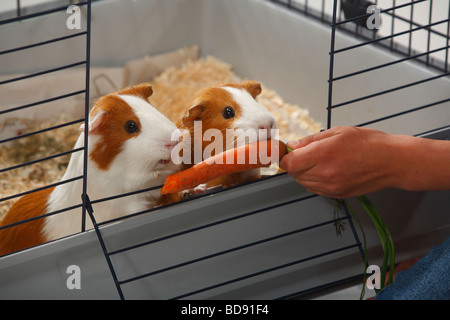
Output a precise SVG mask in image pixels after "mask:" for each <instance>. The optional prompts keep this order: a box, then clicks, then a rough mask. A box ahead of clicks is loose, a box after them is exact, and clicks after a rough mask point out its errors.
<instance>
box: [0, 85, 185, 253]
mask: <svg viewBox="0 0 450 320" xmlns="http://www.w3.org/2000/svg"><path fill="white" fill-rule="evenodd" d="M152 93H153V91H152V88H151V86H149V85H145V84H142V85H139V86H133V87H129V88H125V89H122V90H120V91H118V92H115V93H112V94H109V95H107V96H104V97H102V98H100V99H99V100H98V101H97V102H96V104H95V105H94V106H93V108H92V111H91V112H90V117H89V118H90V120H89V144H88V152H89V159H88V166H87V172H88V179H87V193H88V195H89V197H90V199H91V201H92V200H95V199H102V198H105V197H110V196H114V195H119V194H123V193H127V192H132V191H138V190H142V189H144V188H149V187H152V186H158V185H162V184H163V183H164V180H165V178H166V176H167V175H168V174H172V173H174V172H175V171H178V170H179V169H180V168H179V166H176V165H175V164H173V163H172V161H170V156H171V151H172V149H173V147H174V145H175V144H176V142H173V141H171V137H172V134H173V132H174V131H175V130H177V128H176V126H175V125H174V124H173V123H172V122H171V121H169V120H168V119H167V118H166V117H165V116H164V115H163V114H161V113H160V112H159V111H157V110H156V109H155V108H154V107H153V106H152V105H150V104H149V103H148V100H147V99H148V97H149V96H150V95H151V94H152ZM80 129H81V131H82V132H81V134H80V136H79V138H78V141H77V142H76V145H75V147H74V148H80V147H83V145H84V135H85V132H84V131H85V130H84V125H82V126H81V128H80ZM82 174H83V152H76V153H73V154H72V156H71V159H70V162H69V164H68V167H67V170H66V172H65V174H64V176H63V177H62V179H61V181H64V180H67V179H70V178H74V177H78V176H81V175H82ZM81 194H82V180H76V181H75V182H71V183H66V184H62V185H58V186H56V187H54V188H50V189H45V190H42V191H38V192H35V193H32V194H29V195H26V196H24V197H22V198H20V199H19V200H18V201H17V202H16V203H15V204H14V205H13V207H12V208H11V209H10V210H9V212H8V213H7V215H6V216H5V218H4V219H3V221H2V222H1V224H0V226H6V225H9V224H11V223H15V222H19V221H23V220H25V219H30V218H34V217H38V216H40V215H43V214H46V213H51V212H55V211H58V210H61V209H64V208H68V207H71V206H76V205H77V204H80V202H81ZM164 201H168V200H167V199H162V198H161V193H160V190H159V189H157V190H154V191H151V192H145V193H139V194H136V195H132V196H127V197H123V198H119V199H116V200H111V201H104V202H99V203H96V204H93V209H94V216H95V219H96V221H97V222H102V221H107V220H110V219H113V218H117V217H121V216H125V215H128V214H131V213H135V212H140V211H143V210H146V209H149V208H151V207H154V206H157V205H160V204H162V203H163V202H164ZM86 228H87V229H89V228H92V223H91V221H90V219H89V217H88V218H87V219H86ZM80 231H81V209H80V208H77V209H72V210H69V211H66V212H63V213H59V214H56V215H51V216H48V217H45V218H41V219H37V220H34V221H32V222H28V223H23V224H20V225H17V226H15V227H11V228H7V229H3V230H0V255H4V254H7V253H11V252H14V251H18V250H21V249H25V248H28V247H32V246H35V245H39V244H41V243H44V242H47V241H50V240H54V239H58V238H61V237H65V236H68V235H71V234H75V233H77V232H80Z"/></svg>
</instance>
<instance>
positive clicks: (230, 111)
mask: <svg viewBox="0 0 450 320" xmlns="http://www.w3.org/2000/svg"><path fill="white" fill-rule="evenodd" d="M222 115H223V117H224V118H225V119H231V118H233V117H234V109H233V108H232V107H226V108H225V109H223V111H222Z"/></svg>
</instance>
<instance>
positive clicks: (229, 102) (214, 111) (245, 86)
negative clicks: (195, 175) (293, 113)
mask: <svg viewBox="0 0 450 320" xmlns="http://www.w3.org/2000/svg"><path fill="white" fill-rule="evenodd" d="M260 93H261V84H260V83H259V82H257V81H244V82H240V83H229V84H223V85H220V86H215V87H208V88H205V89H203V90H201V91H200V92H199V93H198V94H197V95H196V96H195V98H194V99H193V102H192V103H191V105H190V106H189V107H188V109H187V110H186V112H185V113H184V115H183V116H182V118H181V123H180V124H179V128H180V130H182V131H184V132H185V134H184V135H183V139H184V140H185V141H186V140H187V141H189V142H190V144H191V147H190V149H191V159H190V163H191V164H195V163H197V162H200V161H202V160H205V158H207V157H208V155H209V156H214V155H215V154H217V153H219V152H222V151H224V150H228V149H231V148H235V147H238V146H241V145H244V144H247V143H251V142H254V141H257V140H266V139H270V138H271V136H272V134H273V132H274V130H275V129H276V127H277V126H276V122H275V118H274V117H273V115H272V114H271V113H270V112H269V111H268V110H267V109H266V108H265V107H264V106H263V105H261V104H260V103H259V102H257V101H256V97H257V96H258V95H259V94H260ZM199 132H200V134H199ZM208 132H209V133H211V132H213V134H212V135H210V134H208ZM275 132H276V131H275ZM186 133H187V134H186ZM214 133H217V134H216V135H215V134H214ZM186 136H187V137H188V138H186ZM212 136H214V137H212ZM217 140H221V141H217ZM218 142H220V143H218ZM211 144H214V145H215V146H218V148H212V147H211ZM199 146H200V148H201V151H200V152H197V149H198V148H199ZM199 153H200V154H201V156H200V157H197V156H196V155H197V154H199ZM259 177H260V169H253V170H249V171H246V172H242V173H235V174H230V175H226V176H224V177H220V178H217V179H215V180H213V181H210V182H208V184H207V186H208V187H209V186H215V185H219V184H220V185H222V186H223V187H224V188H227V187H230V186H233V185H237V184H241V183H244V182H248V181H252V180H255V179H258V178H259Z"/></svg>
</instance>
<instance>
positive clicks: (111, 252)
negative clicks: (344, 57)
mask: <svg viewBox="0 0 450 320" xmlns="http://www.w3.org/2000/svg"><path fill="white" fill-rule="evenodd" d="M268 1H271V2H276V3H278V4H281V5H284V6H287V7H288V8H289V9H291V10H293V11H295V12H299V13H302V14H307V15H309V16H311V17H314V18H316V19H319V20H320V21H321V22H324V23H327V24H329V23H330V21H331V28H332V39H331V52H330V79H329V85H330V91H329V101H330V105H329V106H328V112H329V113H328V126H330V125H331V116H332V114H331V110H333V109H334V108H337V107H340V105H337V106H336V105H333V104H332V103H331V101H332V86H333V83H334V82H335V81H338V80H339V78H338V77H333V57H334V55H336V54H339V53H340V51H339V50H335V48H334V35H335V31H336V29H338V28H339V29H342V28H344V26H345V25H350V27H349V28H346V29H343V30H345V32H350V31H348V30H347V29H352V28H353V29H355V32H356V35H358V36H360V34H361V30H360V29H361V28H359V27H356V28H354V26H352V23H353V21H355V20H357V19H358V17H353V18H349V19H346V20H341V19H340V18H338V17H340V16H341V14H340V11H341V10H340V9H339V3H338V1H336V0H335V1H334V10H333V13H334V14H332V16H331V20H329V19H330V16H329V14H328V13H327V10H326V9H325V4H326V2H327V1H325V0H323V1H322V2H321V4H322V7H321V9H319V10H316V9H313V8H310V7H309V4H310V3H309V2H308V1H304V2H303V3H301V1H281V0H280V1H279V0H268ZM394 2H395V1H394ZM417 2H423V1H422V0H418V1H412V2H410V3H409V5H410V6H413V5H414V4H415V3H417ZM77 5H80V6H85V7H86V12H87V20H86V21H87V28H86V31H83V32H79V33H76V34H73V35H70V36H65V37H58V38H55V39H50V40H47V41H43V42H39V43H33V44H29V45H26V46H21V47H17V48H12V49H8V50H6V51H3V52H0V55H3V54H14V53H15V52H18V51H21V50H27V49H29V48H33V47H36V46H45V45H48V44H50V43H53V42H59V41H65V40H67V39H69V38H72V37H85V38H86V56H85V58H84V59H83V60H81V61H79V62H76V63H70V64H67V65H64V66H58V67H56V68H50V69H48V70H44V71H41V72H37V73H33V74H29V75H26V76H23V77H20V78H15V79H11V80H7V81H3V82H1V83H0V85H3V84H6V83H10V82H16V81H17V82H18V81H21V80H23V79H27V78H31V77H39V76H40V75H42V74H48V73H52V72H55V71H57V70H61V69H65V68H72V67H76V66H82V65H84V66H85V69H86V83H85V89H84V90H79V91H75V92H70V93H67V94H64V95H61V96H57V97H54V98H51V99H48V100H45V101H36V102H33V103H30V104H27V105H24V106H19V107H14V108H11V109H7V110H4V111H1V112H0V114H2V115H3V114H6V113H9V112H13V111H17V110H22V109H27V108H32V107H34V106H36V105H40V104H44V103H47V102H50V101H54V100H64V99H65V98H67V97H70V96H73V95H81V94H84V95H85V117H84V118H83V119H79V120H75V121H71V122H68V123H64V124H61V125H58V126H55V127H50V128H46V129H43V130H39V131H36V132H30V133H26V134H23V135H20V136H17V137H11V138H8V139H5V140H2V141H0V143H6V142H10V141H13V140H16V139H21V138H25V137H27V136H31V135H35V134H39V133H42V132H45V131H51V130H55V129H57V128H59V127H63V126H67V125H71V124H75V123H83V122H84V123H85V125H86V127H87V126H88V114H89V69H90V33H91V26H90V20H91V1H84V2H80V3H77ZM431 5H432V1H431V3H430V6H431ZM402 6H403V5H402ZM66 9H67V7H66V6H64V7H59V8H56V9H51V10H46V11H43V12H38V13H33V14H30V15H23V16H20V17H16V18H10V19H6V20H3V21H0V26H1V25H2V24H7V23H14V22H17V21H25V20H27V19H33V18H35V17H39V16H44V15H47V14H53V13H55V12H59V11H65V10H66ZM396 9H399V7H396V6H395V5H394V6H393V7H391V8H390V9H385V10H383V11H385V12H386V13H387V12H389V11H393V10H396ZM18 12H20V10H18ZM430 12H431V10H430ZM430 15H431V14H430ZM392 17H393V18H392V19H396V18H397V17H396V16H395V15H392ZM359 18H361V17H359ZM445 21H446V22H447V33H446V34H445V33H444V34H442V33H438V36H442V37H445V38H446V39H447V46H445V48H443V49H441V50H445V52H446V53H447V52H448V29H449V27H448V23H449V20H448V19H447V20H445ZM416 25H417V24H416V23H413V22H411V26H416ZM432 25H434V23H430V24H429V25H425V26H419V27H420V28H421V29H426V30H427V31H428V33H429V34H432V33H433V32H434V31H433V30H432V28H431V27H432ZM411 30H412V29H411ZM394 37H395V35H392V36H391V37H389V38H388V40H390V39H392V38H394ZM383 40H386V39H383ZM380 41H381V40H378V39H376V38H375V36H374V34H373V33H371V36H370V40H368V41H366V42H365V43H364V45H370V44H378V43H380ZM395 48H396V47H395V46H394V45H392V46H391V47H390V49H391V50H394V49H395ZM351 49H352V48H347V49H340V50H341V52H344V51H345V50H351ZM408 52H409V53H412V52H413V50H412V49H411V48H409V49H408ZM430 53H431V52H428V53H425V54H419V55H417V54H415V55H411V56H407V57H405V58H402V59H401V61H400V60H399V61H398V63H400V62H402V61H404V60H403V59H405V60H406V59H407V60H409V59H417V58H420V57H425V56H427V55H429V54H430ZM425 58H426V57H425ZM432 62H433V61H432V59H428V58H427V59H426V60H425V63H428V64H430V63H432ZM385 67H387V65H383V66H379V67H378V68H385ZM446 71H447V60H445V67H444V75H443V76H445V75H447V73H446ZM359 72H361V73H363V72H368V70H361V71H359ZM351 76H353V74H349V75H346V77H351ZM393 90H397V88H395V89H393ZM379 94H386V93H385V92H382V93H379ZM436 103H442V102H435V103H434V104H436ZM425 107H431V104H430V106H423V107H422V108H425ZM413 111H414V110H411V111H409V112H413ZM395 116H396V115H393V117H395ZM383 120H384V119H375V120H373V121H383ZM85 139H86V140H85V144H84V145H85V147H83V148H80V149H76V150H71V151H67V152H63V153H60V154H56V155H52V156H49V157H45V158H42V159H38V160H34V161H32V162H27V163H23V164H20V165H17V166H14V167H9V168H1V169H0V173H2V172H6V171H8V170H12V169H17V168H21V167H25V166H28V165H31V164H33V163H37V162H41V161H47V160H49V159H52V158H55V157H60V156H63V155H66V154H71V153H74V152H84V155H85V159H84V167H85V168H86V167H87V154H88V152H87V147H86V146H87V145H88V144H87V139H88V135H86V137H85ZM271 178H273V177H270V178H266V179H271ZM79 179H83V181H84V185H83V194H82V195H80V204H79V205H77V206H75V207H70V208H66V209H64V210H60V211H58V212H52V213H48V214H46V215H44V216H42V217H38V218H44V217H45V216H48V215H52V214H60V213H62V212H64V211H67V210H71V209H74V208H78V209H81V210H83V215H82V216H83V220H85V219H86V218H87V217H86V215H87V216H88V218H89V219H91V221H92V222H93V225H94V229H95V232H96V235H97V237H98V240H99V243H100V245H101V247H102V250H103V253H104V255H105V258H106V262H107V264H108V267H109V269H110V271H111V274H112V277H113V280H114V282H115V285H116V288H117V292H118V295H119V297H120V298H121V299H125V296H124V293H123V290H122V286H124V285H126V284H128V283H130V282H134V281H138V280H141V279H143V278H147V277H151V276H153V275H156V274H159V273H163V272H166V271H169V270H173V269H176V268H179V267H182V266H185V265H190V264H195V263H197V262H200V261H204V260H207V259H211V258H214V257H217V256H222V255H226V254H228V253H231V252H235V251H238V250H243V249H245V248H249V247H253V246H258V245H260V244H262V243H265V242H269V241H276V240H277V239H280V238H284V237H289V236H291V235H293V234H297V233H301V232H305V231H307V230H310V229H313V228H319V227H321V226H323V225H329V224H334V223H338V222H340V221H344V220H345V221H348V222H349V225H350V226H351V229H352V233H353V235H354V239H355V243H354V244H353V245H350V246H345V247H342V248H339V249H334V250H330V251H327V252H318V253H317V254H315V255H312V256H309V257H299V259H297V260H295V261H291V262H290V263H284V264H282V265H278V266H273V267H272V268H269V269H264V270H255V272H253V273H249V274H248V273H247V274H245V275H242V276H241V277H238V278H234V279H229V280H227V281H224V282H220V283H216V284H214V285H211V286H208V287H205V288H198V289H196V290H194V291H191V292H186V293H184V294H182V295H179V296H176V297H172V299H181V298H185V297H192V296H195V295H196V294H198V293H201V292H205V291H208V290H213V289H215V288H218V287H222V286H227V285H229V284H232V283H235V282H239V281H243V280H245V279H249V278H253V277H258V276H260V275H262V274H265V273H270V272H272V271H276V270H278V269H282V268H287V267H289V266H292V265H295V264H300V263H303V262H306V261H310V260H314V259H317V258H320V257H322V256H325V255H330V254H333V253H336V252H337V251H342V250H348V249H351V248H357V249H358V250H359V251H360V253H361V256H363V254H362V248H361V242H360V241H359V238H358V235H357V232H356V230H355V228H354V226H353V223H352V219H351V217H350V215H349V212H348V210H347V208H344V209H345V216H344V217H338V218H335V219H330V220H327V221H323V222H321V223H317V224H314V225H310V226H303V227H300V228H297V229H295V230H292V231H290V232H287V233H283V234H279V235H275V236H273V237H269V238H265V239H261V240H256V241H253V242H249V243H244V244H241V245H239V246H235V247H232V248H229V249H226V250H221V251H219V252H215V253H213V254H209V255H206V256H201V257H197V258H195V259H192V260H189V261H185V262H183V263H180V264H177V265H172V266H167V267H165V268H162V269H159V270H156V271H152V272H148V273H144V274H141V275H138V276H134V277H131V278H126V279H122V278H121V277H120V275H118V274H117V272H116V270H115V267H114V265H113V262H112V259H111V256H115V255H119V254H121V253H124V252H126V251H129V250H134V249H136V248H139V247H142V246H147V245H152V244H153V243H157V242H161V241H164V240H167V239H170V238H173V237H177V236H180V235H182V234H189V233H193V232H196V231H198V230H201V229H205V228H210V227H212V226H216V225H221V224H224V223H227V222H229V221H230V220H238V219H241V218H244V217H247V216H250V215H257V214H260V213H261V212H265V211H267V210H271V209H274V208H282V207H283V206H286V205H289V204H291V203H295V202H300V201H308V200H310V199H313V198H315V197H317V196H315V195H310V196H307V197H303V196H302V197H299V198H298V199H295V200H291V201H289V202H284V203H277V204H274V205H273V206H272V207H267V208H262V209H259V210H255V211H251V212H247V213H244V214H240V215H237V216H235V217H232V218H228V219H223V220H219V221H216V222H213V223H208V224H205V225H201V226H197V227H195V228H191V229H187V230H184V231H182V232H177V233H175V234H169V235H166V236H164V237H161V238H157V239H151V240H148V241H146V242H143V243H137V244H135V245H132V246H129V247H125V248H119V249H110V248H108V247H107V244H106V243H105V241H104V239H103V236H102V227H103V226H104V225H107V224H109V223H111V222H116V221H119V220H121V219H125V218H130V216H127V217H123V218H118V219H115V220H110V221H105V222H99V223H97V222H96V221H95V212H93V211H92V206H91V205H92V204H93V203H96V202H102V201H108V200H112V199H116V198H120V197H126V196H129V195H132V194H135V193H138V192H146V191H150V190H154V189H155V188H149V189H145V190H140V191H137V192H133V193H129V194H123V195H117V196H115V197H111V198H106V199H95V200H93V201H91V200H90V199H89V196H88V190H86V180H87V179H88V172H87V171H86V169H85V172H84V174H83V176H80V177H75V178H73V179H71V180H67V181H61V182H57V183H54V184H51V185H49V186H46V187H43V188H39V189H36V190H30V191H28V192H25V193H21V194H17V195H12V196H8V197H6V198H3V199H0V201H6V200H9V199H12V198H18V197H20V196H24V195H26V194H29V193H32V192H36V191H38V190H41V189H44V188H51V187H54V186H56V185H58V184H63V183H70V182H72V181H73V180H79ZM252 183H258V182H252ZM250 184H251V183H250ZM156 188H161V186H159V187H156ZM236 188H239V187H236ZM219 192H222V191H214V193H219ZM209 195H210V194H207V195H203V196H199V197H198V198H201V197H206V196H209ZM196 200H197V198H192V199H188V200H185V201H196ZM175 205H177V204H175ZM157 209H158V210H161V209H164V207H163V208H161V207H160V208H157ZM154 210H156V209H150V210H146V211H144V212H138V213H135V214H133V215H131V216H137V215H142V214H147V213H150V212H152V211H154ZM33 220H34V219H33ZM28 221H31V220H27V221H23V222H21V223H26V222H28ZM84 223H85V221H83V228H82V230H80V231H81V232H83V231H84ZM12 226H13V225H11V226H6V227H12ZM6 227H5V228H6ZM344 280H346V279H338V280H336V282H339V281H344ZM331 284H332V283H329V284H328V285H331ZM316 289H318V288H310V289H308V290H306V291H304V292H294V293H292V294H290V295H288V296H284V297H280V298H289V297H293V296H298V295H301V294H303V293H306V292H310V291H313V290H316Z"/></svg>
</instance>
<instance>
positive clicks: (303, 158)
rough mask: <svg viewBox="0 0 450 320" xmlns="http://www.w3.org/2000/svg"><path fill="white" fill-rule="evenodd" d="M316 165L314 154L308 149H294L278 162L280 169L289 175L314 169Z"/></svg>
mask: <svg viewBox="0 0 450 320" xmlns="http://www.w3.org/2000/svg"><path fill="white" fill-rule="evenodd" d="M316 164H317V161H316V159H315V156H314V153H311V152H310V150H309V149H308V148H300V149H295V150H292V151H291V152H289V153H288V154H286V155H285V156H284V157H283V158H281V161H280V168H281V169H283V170H286V171H287V172H288V173H289V174H291V175H299V174H302V173H303V172H305V171H307V170H310V169H312V168H314V167H315V166H316Z"/></svg>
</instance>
